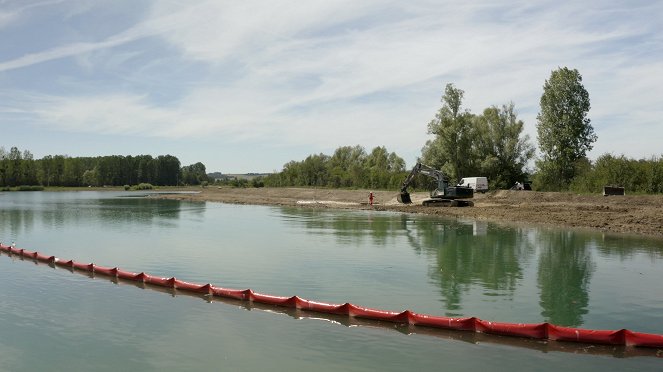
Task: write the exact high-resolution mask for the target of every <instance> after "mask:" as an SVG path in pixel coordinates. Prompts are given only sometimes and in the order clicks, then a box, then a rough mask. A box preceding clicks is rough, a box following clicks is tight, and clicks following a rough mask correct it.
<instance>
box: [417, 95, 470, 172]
mask: <svg viewBox="0 0 663 372" xmlns="http://www.w3.org/2000/svg"><path fill="white" fill-rule="evenodd" d="M464 94H465V92H464V91H463V90H461V89H458V88H456V87H454V85H453V84H447V86H446V87H445V90H444V95H443V96H442V100H441V101H442V107H441V108H440V109H439V110H438V112H437V113H436V114H435V118H433V120H431V121H430V122H429V123H428V133H429V134H434V135H435V139H434V140H433V141H429V142H427V143H426V146H424V148H423V150H422V162H424V163H425V164H426V165H429V166H432V167H434V168H437V169H442V170H443V171H444V172H445V173H447V175H448V176H449V177H450V179H451V180H459V179H460V178H462V177H463V176H465V175H469V174H470V173H472V156H471V153H472V141H473V138H474V136H473V134H474V133H473V131H472V129H473V128H472V127H473V126H472V118H473V115H472V114H470V112H469V111H461V106H462V102H463V95H464Z"/></svg>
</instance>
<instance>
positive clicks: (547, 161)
mask: <svg viewBox="0 0 663 372" xmlns="http://www.w3.org/2000/svg"><path fill="white" fill-rule="evenodd" d="M589 109H590V104H589V93H588V92H587V90H585V87H584V86H583V85H582V76H581V75H580V73H579V72H578V70H576V69H573V70H570V69H568V68H567V67H564V68H559V69H557V70H555V71H553V72H552V73H551V75H550V79H548V80H546V81H545V84H544V85H543V95H542V96H541V112H539V114H538V115H537V117H536V119H537V134H538V140H539V148H540V150H541V152H542V159H541V160H540V161H539V162H537V168H538V172H539V176H538V178H539V182H537V183H538V184H539V186H543V188H548V189H564V188H567V187H568V185H569V183H570V182H571V180H572V179H573V177H574V176H575V174H576V162H577V161H578V160H580V159H581V158H583V157H584V156H585V154H586V153H587V151H590V150H591V149H592V143H594V142H596V138H597V137H596V134H594V128H592V126H591V124H590V119H589V118H588V117H587V113H588V112H589Z"/></svg>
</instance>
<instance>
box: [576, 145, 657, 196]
mask: <svg viewBox="0 0 663 372" xmlns="http://www.w3.org/2000/svg"><path fill="white" fill-rule="evenodd" d="M603 186H620V187H624V188H625V189H626V192H629V193H647V194H656V193H663V156H660V157H651V158H650V159H639V160H636V159H629V158H627V157H625V156H624V155H621V156H614V155H612V154H603V155H601V156H599V158H598V159H596V161H595V162H594V163H593V164H592V163H588V164H587V165H586V166H585V167H584V169H583V172H581V173H579V174H578V175H577V176H576V178H574V179H573V182H571V186H570V188H571V190H572V191H575V192H589V193H600V192H601V191H602V190H603Z"/></svg>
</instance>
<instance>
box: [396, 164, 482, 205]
mask: <svg viewBox="0 0 663 372" xmlns="http://www.w3.org/2000/svg"><path fill="white" fill-rule="evenodd" d="M419 173H421V174H423V175H426V176H428V177H431V178H435V179H436V180H437V189H435V190H433V191H431V192H430V197H431V198H430V199H426V200H424V201H423V202H422V205H424V206H426V207H432V206H440V207H472V206H474V203H473V202H472V201H470V200H462V199H471V198H473V197H474V189H472V188H471V187H464V186H449V178H448V177H447V176H446V175H445V174H444V173H442V172H441V171H439V170H437V169H435V168H432V167H429V166H427V165H424V164H421V163H417V165H415V166H414V168H412V171H411V172H410V174H409V175H408V176H407V178H406V179H405V181H403V184H402V185H401V192H400V194H398V196H397V197H396V199H398V201H399V202H400V203H403V204H411V203H412V199H411V198H410V193H409V192H407V188H408V187H409V186H410V184H411V183H412V180H413V179H414V177H415V176H416V175H417V174H419Z"/></svg>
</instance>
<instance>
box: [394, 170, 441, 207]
mask: <svg viewBox="0 0 663 372" xmlns="http://www.w3.org/2000/svg"><path fill="white" fill-rule="evenodd" d="M419 173H421V174H423V175H426V176H428V177H431V178H435V179H436V180H437V183H438V189H440V190H444V189H445V188H446V187H447V184H448V182H449V180H448V178H447V176H446V175H445V174H444V173H442V172H440V171H439V170H437V169H435V168H431V167H429V166H427V165H424V164H421V163H417V165H415V166H414V168H412V171H411V172H410V174H408V176H407V178H405V181H403V184H402V185H401V192H400V194H398V196H397V197H396V198H397V199H398V201H399V202H401V203H403V204H410V203H412V199H411V198H410V193H409V192H408V191H407V188H408V187H409V186H410V184H411V183H412V180H414V177H415V176H416V175H417V174H419Z"/></svg>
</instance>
